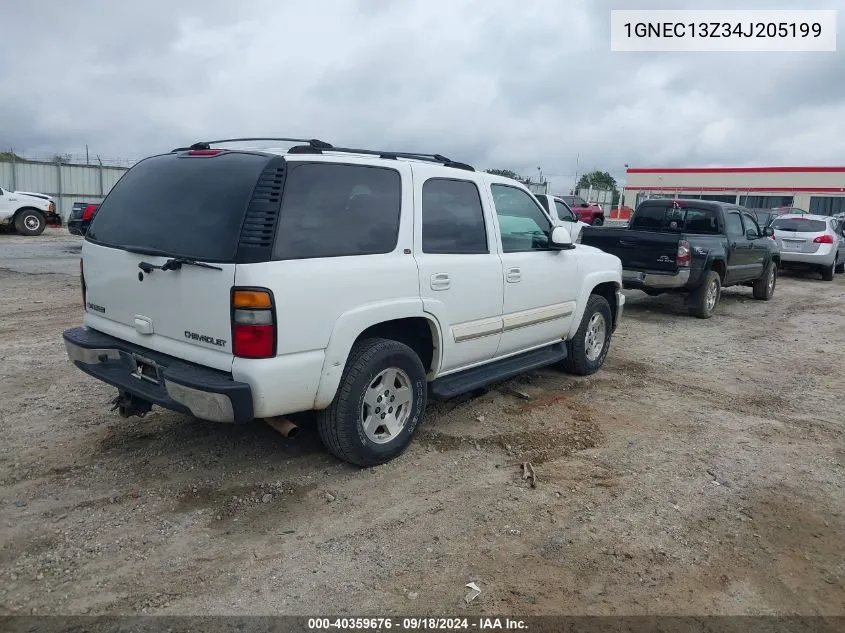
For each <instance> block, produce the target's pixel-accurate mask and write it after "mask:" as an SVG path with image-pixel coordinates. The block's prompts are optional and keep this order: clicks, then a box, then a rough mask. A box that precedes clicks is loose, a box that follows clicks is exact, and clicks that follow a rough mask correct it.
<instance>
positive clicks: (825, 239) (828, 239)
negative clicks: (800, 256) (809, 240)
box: [813, 235, 833, 244]
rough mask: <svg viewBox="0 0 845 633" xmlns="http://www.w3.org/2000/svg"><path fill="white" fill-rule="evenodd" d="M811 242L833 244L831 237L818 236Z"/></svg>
mask: <svg viewBox="0 0 845 633" xmlns="http://www.w3.org/2000/svg"><path fill="white" fill-rule="evenodd" d="M813 241H814V242H815V243H816V244H833V236H832V235H819V236H818V237H817V238H816V239H814V240H813Z"/></svg>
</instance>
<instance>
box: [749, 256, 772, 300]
mask: <svg viewBox="0 0 845 633" xmlns="http://www.w3.org/2000/svg"><path fill="white" fill-rule="evenodd" d="M777 279H778V271H777V266H775V263H774V262H769V265H768V266H766V271H765V272H764V273H763V276H762V277H760V278H759V279H758V280H757V281H755V282H754V286H753V288H754V290H753V295H754V298H755V299H760V300H761V301H768V300H769V299H771V298H772V295H774V294H775V285H776V284H777Z"/></svg>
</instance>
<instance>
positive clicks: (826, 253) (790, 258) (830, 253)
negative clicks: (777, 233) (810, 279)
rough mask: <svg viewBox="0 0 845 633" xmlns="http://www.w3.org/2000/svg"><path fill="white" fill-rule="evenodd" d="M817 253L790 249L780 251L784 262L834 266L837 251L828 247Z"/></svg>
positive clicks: (781, 259)
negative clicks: (791, 250)
mask: <svg viewBox="0 0 845 633" xmlns="http://www.w3.org/2000/svg"><path fill="white" fill-rule="evenodd" d="M819 251H820V252H816V253H792V252H790V251H781V252H780V261H781V262H782V263H784V264H803V265H806V266H832V265H833V261H834V259H835V258H836V251H835V250H833V249H832V248H826V249H824V250H823V251H822V249H819Z"/></svg>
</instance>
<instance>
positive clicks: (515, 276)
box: [507, 268, 522, 284]
mask: <svg viewBox="0 0 845 633" xmlns="http://www.w3.org/2000/svg"><path fill="white" fill-rule="evenodd" d="M521 279H522V271H521V270H520V269H519V268H508V273H507V280H508V283H511V284H515V283H517V282H519V281H520V280H521Z"/></svg>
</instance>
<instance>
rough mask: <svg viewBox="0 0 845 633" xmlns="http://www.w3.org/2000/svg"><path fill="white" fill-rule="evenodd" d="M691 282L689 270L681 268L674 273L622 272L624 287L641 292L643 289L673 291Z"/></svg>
mask: <svg viewBox="0 0 845 633" xmlns="http://www.w3.org/2000/svg"><path fill="white" fill-rule="evenodd" d="M689 281H690V269H689V268H681V269H680V270H679V271H677V272H674V273H649V272H644V271H641V270H623V271H622V285H623V287H625V288H629V289H631V290H640V289H642V288H649V289H654V290H673V289H679V288H683V287H684V286H686V285H687V284H688V283H689Z"/></svg>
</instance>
